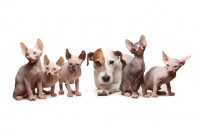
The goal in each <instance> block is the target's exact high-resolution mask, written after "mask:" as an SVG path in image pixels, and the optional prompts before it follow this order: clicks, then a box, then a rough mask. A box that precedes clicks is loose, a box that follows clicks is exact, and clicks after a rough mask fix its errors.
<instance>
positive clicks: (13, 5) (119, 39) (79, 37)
mask: <svg viewBox="0 0 200 132" xmlns="http://www.w3.org/2000/svg"><path fill="white" fill-rule="evenodd" d="M199 7H200V2H199V0H196V1H195V0H193V1H190V0H188V1H186V0H176V1H171V0H166V1H165V0H162V1H160V0H152V1H147V0H146V1H144V0H140V1H136V0H123V1H119V0H113V1H111V0H110V1H108V0H101V1H94V0H87V1H83V0H76V1H75V0H71V1H69V0H65V1H64V0H63V1H58V0H55V1H53V0H48V1H41V0H34V1H27V0H17V1H8V0H1V1H0V40H1V41H0V43H1V52H0V54H1V66H0V68H1V69H0V71H1V83H0V85H1V86H0V88H1V89H0V98H1V100H0V105H1V106H0V131H2V132H7V131H21V132H23V131H28V132H33V131H39V132H40V131H58V132H61V131H65V132H66V131H68V132H72V131H79V132H80V131H113V132H114V131H154V132H156V131H175V132H177V131H191V132H197V131H200V128H199V123H200V114H199V113H200V107H199V101H200V99H199V94H200V88H199V79H198V77H199V76H198V75H199V73H200V71H199V69H200V65H199V61H200V59H199V55H198V54H199V53H198V52H199V50H200V48H199V45H200V43H199V39H200V36H199V35H200V19H199V17H200V8H199ZM141 34H144V35H145V37H146V39H147V48H146V51H145V54H144V59H145V63H146V71H148V70H149V69H150V68H151V67H153V66H156V65H158V66H163V65H164V63H163V62H162V51H165V53H166V54H167V55H168V56H169V57H174V58H182V57H185V56H187V55H191V58H190V59H189V60H188V61H187V62H186V64H185V65H184V66H183V67H182V68H181V69H180V70H179V71H178V73H177V77H176V78H175V79H174V80H173V81H172V82H171V86H172V91H173V92H175V93H176V95H175V96H174V97H170V96H159V97H158V98H149V99H146V98H144V97H143V96H142V95H141V90H140V97H139V98H138V99H132V98H127V97H124V96H122V95H120V93H114V94H112V95H109V96H107V97H98V96H96V88H95V85H94V81H93V66H92V62H90V65H89V66H86V61H84V62H83V64H82V76H81V78H80V91H81V92H82V96H81V97H76V96H74V97H73V98H68V97H67V96H66V89H65V95H58V96H57V97H55V98H52V97H50V96H48V98H47V99H46V100H40V99H37V100H36V101H35V102H30V101H29V100H22V101H16V100H14V99H13V98H12V93H13V90H14V83H15V75H16V73H17V71H18V69H19V67H20V66H21V65H23V64H25V63H27V60H26V59H25V57H24V56H23V55H22V52H21V48H20V42H24V43H25V44H26V45H27V46H28V47H33V46H34V45H35V43H36V40H37V38H40V39H41V40H42V41H43V43H44V52H43V55H42V57H41V61H42V62H43V56H44V54H47V55H48V57H49V59H50V61H52V62H53V61H54V62H55V61H57V59H58V58H59V57H60V56H63V57H65V56H64V55H65V49H66V48H69V51H70V52H71V53H72V54H76V55H79V54H80V53H81V51H82V50H85V51H86V52H87V53H88V52H92V51H95V50H96V49H97V48H103V47H105V48H111V49H113V50H120V51H121V52H123V53H127V54H130V52H129V51H128V49H126V47H125V43H124V40H125V39H129V40H131V41H132V42H137V41H138V40H139V37H140V35H141ZM65 61H66V59H65ZM146 71H145V72H146ZM72 87H73V88H74V85H72ZM58 90H59V86H58V84H57V85H56V92H58ZM163 90H166V88H165V87H163Z"/></svg>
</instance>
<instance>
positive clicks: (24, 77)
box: [13, 39, 46, 101]
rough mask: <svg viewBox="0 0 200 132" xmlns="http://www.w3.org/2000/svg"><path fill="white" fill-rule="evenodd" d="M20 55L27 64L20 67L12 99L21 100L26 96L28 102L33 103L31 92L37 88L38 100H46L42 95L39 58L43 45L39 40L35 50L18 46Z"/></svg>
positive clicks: (22, 45) (33, 98)
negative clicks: (26, 60) (22, 55)
mask: <svg viewBox="0 0 200 132" xmlns="http://www.w3.org/2000/svg"><path fill="white" fill-rule="evenodd" d="M20 45H21V49H22V53H23V54H24V55H25V57H26V58H27V59H28V61H29V62H28V63H27V64H25V65H23V66H21V67H20V69H19V71H18V72H17V75H16V78H15V89H14V92H13V98H14V99H16V100H22V99H23V98H26V97H27V96H28V98H29V100H30V101H35V100H36V96H34V95H33V92H32V90H33V89H35V86H37V88H38V91H39V94H38V97H39V98H40V99H46V96H44V95H42V74H43V69H42V64H41V61H40V56H41V55H42V52H43V43H42V41H41V40H40V39H38V40H37V43H36V45H35V48H29V49H28V48H27V47H26V46H25V45H24V44H23V43H21V44H20Z"/></svg>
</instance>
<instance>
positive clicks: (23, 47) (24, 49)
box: [20, 42, 28, 55]
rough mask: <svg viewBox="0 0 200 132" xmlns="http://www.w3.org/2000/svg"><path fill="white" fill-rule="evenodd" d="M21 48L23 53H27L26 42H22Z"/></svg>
mask: <svg viewBox="0 0 200 132" xmlns="http://www.w3.org/2000/svg"><path fill="white" fill-rule="evenodd" d="M20 46H21V49H22V53H23V54H24V55H25V54H26V52H27V51H28V48H27V47H26V45H25V44H24V43H22V42H21V43H20Z"/></svg>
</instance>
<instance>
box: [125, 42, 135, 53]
mask: <svg viewBox="0 0 200 132" xmlns="http://www.w3.org/2000/svg"><path fill="white" fill-rule="evenodd" d="M125 44H126V48H127V49H128V50H129V51H131V50H132V48H133V43H132V42H131V41H130V40H128V39H126V40H125Z"/></svg>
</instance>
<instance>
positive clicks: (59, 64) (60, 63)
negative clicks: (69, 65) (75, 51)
mask: <svg viewBox="0 0 200 132" xmlns="http://www.w3.org/2000/svg"><path fill="white" fill-rule="evenodd" d="M56 65H58V66H60V67H62V66H63V65H64V58H63V57H62V56H61V57H60V58H59V59H58V61H57V62H56Z"/></svg>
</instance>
